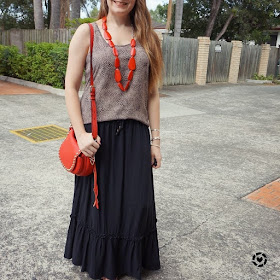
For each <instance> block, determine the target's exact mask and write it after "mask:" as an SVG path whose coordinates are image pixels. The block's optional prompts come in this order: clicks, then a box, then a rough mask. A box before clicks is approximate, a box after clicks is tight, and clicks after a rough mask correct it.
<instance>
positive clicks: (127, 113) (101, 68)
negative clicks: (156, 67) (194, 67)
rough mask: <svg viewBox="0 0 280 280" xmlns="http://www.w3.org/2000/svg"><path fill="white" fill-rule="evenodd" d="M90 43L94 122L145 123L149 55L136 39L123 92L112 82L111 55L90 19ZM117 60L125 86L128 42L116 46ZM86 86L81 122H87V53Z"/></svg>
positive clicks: (82, 98)
mask: <svg viewBox="0 0 280 280" xmlns="http://www.w3.org/2000/svg"><path fill="white" fill-rule="evenodd" d="M92 24H93V27H94V42H93V52H92V67H93V81H94V86H95V101H96V109H97V113H96V114H97V121H98V122H101V121H108V120H116V119H128V118H130V119H135V120H138V121H140V122H142V123H144V124H146V125H147V126H149V118H148V81H149V58H148V56H147V54H146V52H145V50H144V48H143V47H142V46H141V45H140V43H139V41H138V40H136V47H135V48H136V55H135V61H136V69H135V71H134V75H133V79H132V81H131V83H130V87H129V88H128V90H127V91H125V92H124V91H122V90H121V89H120V88H119V86H118V84H117V83H116V81H115V56H114V55H113V51H112V48H111V47H110V46H109V44H108V43H107V41H106V40H105V39H104V38H103V36H102V35H101V31H100V30H99V27H98V26H97V24H96V23H95V22H94V23H92ZM116 49H117V50H118V53H119V59H120V67H119V69H120V71H121V74H122V81H121V82H122V84H123V85H124V86H125V85H126V83H127V77H128V73H129V69H128V61H129V59H130V57H131V56H130V50H131V46H130V44H127V45H116ZM85 80H86V85H85V88H84V91H83V95H82V97H81V99H80V105H81V112H82V118H83V122H84V124H86V123H91V100H90V53H89V52H88V54H87V57H86V61H85Z"/></svg>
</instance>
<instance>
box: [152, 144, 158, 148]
mask: <svg viewBox="0 0 280 280" xmlns="http://www.w3.org/2000/svg"><path fill="white" fill-rule="evenodd" d="M151 146H156V147H159V148H160V145H156V144H151Z"/></svg>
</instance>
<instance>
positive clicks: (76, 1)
mask: <svg viewBox="0 0 280 280" xmlns="http://www.w3.org/2000/svg"><path fill="white" fill-rule="evenodd" d="M80 17H81V0H71V12H70V19H74V18H80Z"/></svg>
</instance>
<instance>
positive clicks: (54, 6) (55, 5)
mask: <svg viewBox="0 0 280 280" xmlns="http://www.w3.org/2000/svg"><path fill="white" fill-rule="evenodd" d="M59 27H60V0H51V20H50V29H56V28H59Z"/></svg>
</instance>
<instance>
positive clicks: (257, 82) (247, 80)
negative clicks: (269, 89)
mask: <svg viewBox="0 0 280 280" xmlns="http://www.w3.org/2000/svg"><path fill="white" fill-rule="evenodd" d="M246 82H247V83H255V84H264V83H272V81H271V80H252V79H246Z"/></svg>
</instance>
